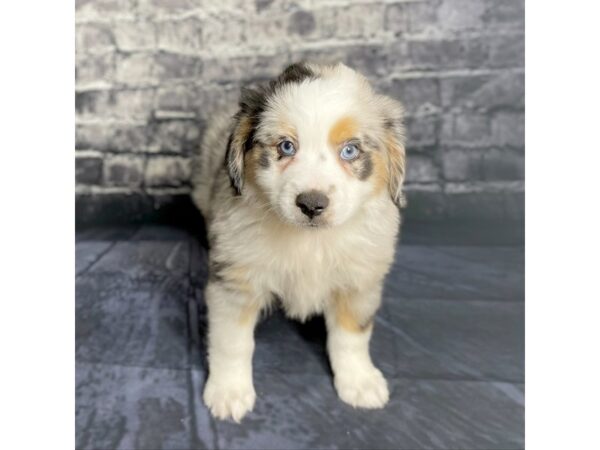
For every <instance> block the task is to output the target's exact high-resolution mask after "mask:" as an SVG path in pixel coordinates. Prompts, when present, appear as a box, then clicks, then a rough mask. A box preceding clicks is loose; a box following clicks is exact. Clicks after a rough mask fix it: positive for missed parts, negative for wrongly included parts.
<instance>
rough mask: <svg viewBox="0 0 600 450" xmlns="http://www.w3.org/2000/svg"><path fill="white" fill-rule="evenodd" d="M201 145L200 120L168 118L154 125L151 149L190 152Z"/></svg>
mask: <svg viewBox="0 0 600 450" xmlns="http://www.w3.org/2000/svg"><path fill="white" fill-rule="evenodd" d="M199 146H200V121H198V120H166V121H159V122H156V123H154V124H153V126H152V135H151V137H150V149H151V150H152V151H157V152H174V153H184V154H189V153H191V152H192V151H194V150H195V149H197V148H198V147H199Z"/></svg>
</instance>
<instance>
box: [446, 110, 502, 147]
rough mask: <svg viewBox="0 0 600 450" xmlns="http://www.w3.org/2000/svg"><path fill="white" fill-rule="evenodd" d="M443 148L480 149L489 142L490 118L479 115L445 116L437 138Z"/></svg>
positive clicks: (457, 114) (467, 113) (485, 115)
mask: <svg viewBox="0 0 600 450" xmlns="http://www.w3.org/2000/svg"><path fill="white" fill-rule="evenodd" d="M439 141H440V144H441V145H443V146H462V147H481V146H482V145H488V144H490V142H491V129H490V117H489V116H488V115H487V114H479V113H470V112H463V113H456V114H445V115H444V116H443V117H442V126H441V131H440V136H439Z"/></svg>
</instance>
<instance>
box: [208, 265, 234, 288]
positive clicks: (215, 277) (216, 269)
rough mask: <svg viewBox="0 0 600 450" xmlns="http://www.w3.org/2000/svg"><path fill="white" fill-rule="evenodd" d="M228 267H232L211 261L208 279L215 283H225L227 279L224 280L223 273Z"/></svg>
mask: <svg viewBox="0 0 600 450" xmlns="http://www.w3.org/2000/svg"><path fill="white" fill-rule="evenodd" d="M228 267H230V265H229V264H227V263H224V262H221V261H214V260H211V261H210V263H209V266H208V279H209V280H211V281H213V282H219V283H222V282H223V281H225V278H223V271H224V270H226V269H227V268H228Z"/></svg>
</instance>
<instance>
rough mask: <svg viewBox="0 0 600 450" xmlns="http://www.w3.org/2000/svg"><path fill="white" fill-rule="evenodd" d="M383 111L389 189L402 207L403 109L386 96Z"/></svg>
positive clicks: (383, 99)
mask: <svg viewBox="0 0 600 450" xmlns="http://www.w3.org/2000/svg"><path fill="white" fill-rule="evenodd" d="M382 108H383V111H384V124H383V126H384V132H385V147H386V152H387V156H388V158H387V160H388V177H389V178H388V180H389V191H390V195H391V197H392V200H393V201H394V203H395V204H396V205H397V206H398V207H399V208H403V207H405V206H406V198H405V197H404V194H403V192H402V185H403V183H404V174H405V172H406V151H405V148H404V143H405V132H404V124H403V119H404V109H403V108H402V105H401V104H400V103H399V102H397V101H395V100H392V99H391V98H388V97H383V98H382Z"/></svg>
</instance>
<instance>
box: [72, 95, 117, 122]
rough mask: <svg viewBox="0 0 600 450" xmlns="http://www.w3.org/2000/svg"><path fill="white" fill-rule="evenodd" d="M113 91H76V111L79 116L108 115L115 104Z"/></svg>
mask: <svg viewBox="0 0 600 450" xmlns="http://www.w3.org/2000/svg"><path fill="white" fill-rule="evenodd" d="M114 101H115V99H114V95H113V92H111V91H107V90H92V91H82V92H76V93H75V112H76V113H77V116H78V117H82V118H86V117H108V116H110V114H111V111H112V109H113V105H114Z"/></svg>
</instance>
